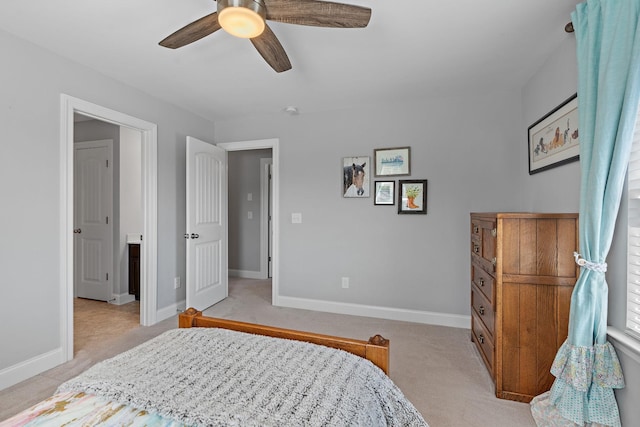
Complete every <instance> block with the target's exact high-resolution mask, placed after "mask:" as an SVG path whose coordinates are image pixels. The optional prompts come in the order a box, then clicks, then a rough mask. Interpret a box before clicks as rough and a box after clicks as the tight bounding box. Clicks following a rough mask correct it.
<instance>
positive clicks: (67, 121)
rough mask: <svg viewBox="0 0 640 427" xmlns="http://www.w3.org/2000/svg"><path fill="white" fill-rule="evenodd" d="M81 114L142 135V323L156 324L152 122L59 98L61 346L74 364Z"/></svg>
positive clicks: (154, 144) (155, 184) (155, 178)
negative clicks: (77, 122)
mask: <svg viewBox="0 0 640 427" xmlns="http://www.w3.org/2000/svg"><path fill="white" fill-rule="evenodd" d="M74 113H80V114H83V115H85V116H89V117H93V118H95V119H98V120H102V121H104V122H108V123H113V124H115V125H118V126H125V127H128V128H132V129H135V130H138V131H140V133H141V134H142V211H143V217H144V218H143V244H142V245H141V249H142V251H141V254H140V298H141V300H142V305H141V307H140V323H141V324H142V325H145V326H149V325H153V324H154V323H156V310H157V301H156V299H157V284H158V283H157V271H158V268H157V265H158V259H157V258H158V248H157V228H158V227H157V222H158V221H157V214H158V194H157V193H158V192H157V188H158V182H157V181H158V174H157V168H158V166H157V162H158V130H157V125H156V124H154V123H150V122H146V121H144V120H140V119H137V118H135V117H132V116H129V115H126V114H123V113H120V112H118V111H115V110H110V109H108V108H105V107H101V106H99V105H96V104H92V103H90V102H87V101H83V100H81V99H78V98H74V97H72V96H69V95H65V94H61V95H60V344H61V348H62V356H63V361H69V360H71V359H73V127H74V121H73V115H74Z"/></svg>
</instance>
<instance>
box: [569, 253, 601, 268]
mask: <svg viewBox="0 0 640 427" xmlns="http://www.w3.org/2000/svg"><path fill="white" fill-rule="evenodd" d="M573 257H574V258H575V260H576V264H578V265H579V266H580V267H582V268H586V269H587V270H592V271H597V272H600V273H606V272H607V263H606V262H603V263H601V264H598V263H595V262H591V261H587V260H586V259H584V258H581V255H580V254H579V253H578V252H574V253H573Z"/></svg>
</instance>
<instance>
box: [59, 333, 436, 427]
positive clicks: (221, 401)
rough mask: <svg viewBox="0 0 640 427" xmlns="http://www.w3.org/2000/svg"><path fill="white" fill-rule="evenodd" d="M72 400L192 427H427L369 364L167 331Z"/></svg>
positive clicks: (99, 370) (253, 340) (242, 336)
mask: <svg viewBox="0 0 640 427" xmlns="http://www.w3.org/2000/svg"><path fill="white" fill-rule="evenodd" d="M69 391H76V392H77V391H82V392H86V393H90V394H95V395H98V396H102V397H105V398H107V399H110V400H112V401H116V402H119V403H122V404H126V405H130V406H132V407H134V408H138V409H141V410H145V411H148V412H149V413H152V414H153V413H157V414H159V415H161V416H163V417H167V418H170V419H173V420H176V421H178V422H181V423H184V424H187V425H201V426H367V427H369V426H427V424H426V422H425V421H424V420H423V418H422V416H421V415H420V413H419V412H418V411H417V410H416V409H415V407H414V406H413V405H412V404H411V403H410V402H409V401H408V400H407V399H406V398H405V396H404V395H403V394H402V392H401V391H400V389H398V387H397V386H396V385H395V384H394V383H393V382H392V381H391V379H389V378H388V377H387V376H386V375H385V374H384V372H383V371H382V370H380V369H379V368H378V367H377V366H375V365H374V364H372V363H371V362H369V361H368V360H366V359H363V358H361V357H358V356H355V355H353V354H350V353H347V352H345V351H341V350H336V349H332V348H328V347H324V346H319V345H315V344H309V343H305V342H300V341H293V340H286V339H279V338H270V337H264V336H259V335H252V334H247V333H242V332H235V331H230V330H226V329H218V328H187V329H175V330H171V331H167V332H165V333H164V334H162V335H160V336H158V337H156V338H154V339H152V340H150V341H147V342H146V343H143V344H141V345H139V346H138V347H135V348H133V349H131V350H129V351H126V352H124V353H121V354H119V355H118V356H116V357H113V358H111V359H108V360H105V361H103V362H101V363H99V364H96V365H95V366H93V367H92V368H90V369H89V370H87V371H85V372H84V373H82V374H81V375H79V376H78V377H76V378H74V379H71V380H69V381H67V382H66V383H64V384H62V385H61V386H60V387H59V388H58V392H69Z"/></svg>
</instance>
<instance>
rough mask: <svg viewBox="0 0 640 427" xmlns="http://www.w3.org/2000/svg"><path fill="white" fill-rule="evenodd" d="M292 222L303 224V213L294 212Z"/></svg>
mask: <svg viewBox="0 0 640 427" xmlns="http://www.w3.org/2000/svg"><path fill="white" fill-rule="evenodd" d="M291 224H302V214H301V213H299V212H295V213H292V214H291Z"/></svg>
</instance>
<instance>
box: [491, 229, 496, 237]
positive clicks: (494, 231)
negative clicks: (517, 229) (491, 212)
mask: <svg viewBox="0 0 640 427" xmlns="http://www.w3.org/2000/svg"><path fill="white" fill-rule="evenodd" d="M491 235H492V236H493V237H496V236H497V235H498V229H497V228H494V229H493V230H491Z"/></svg>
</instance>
